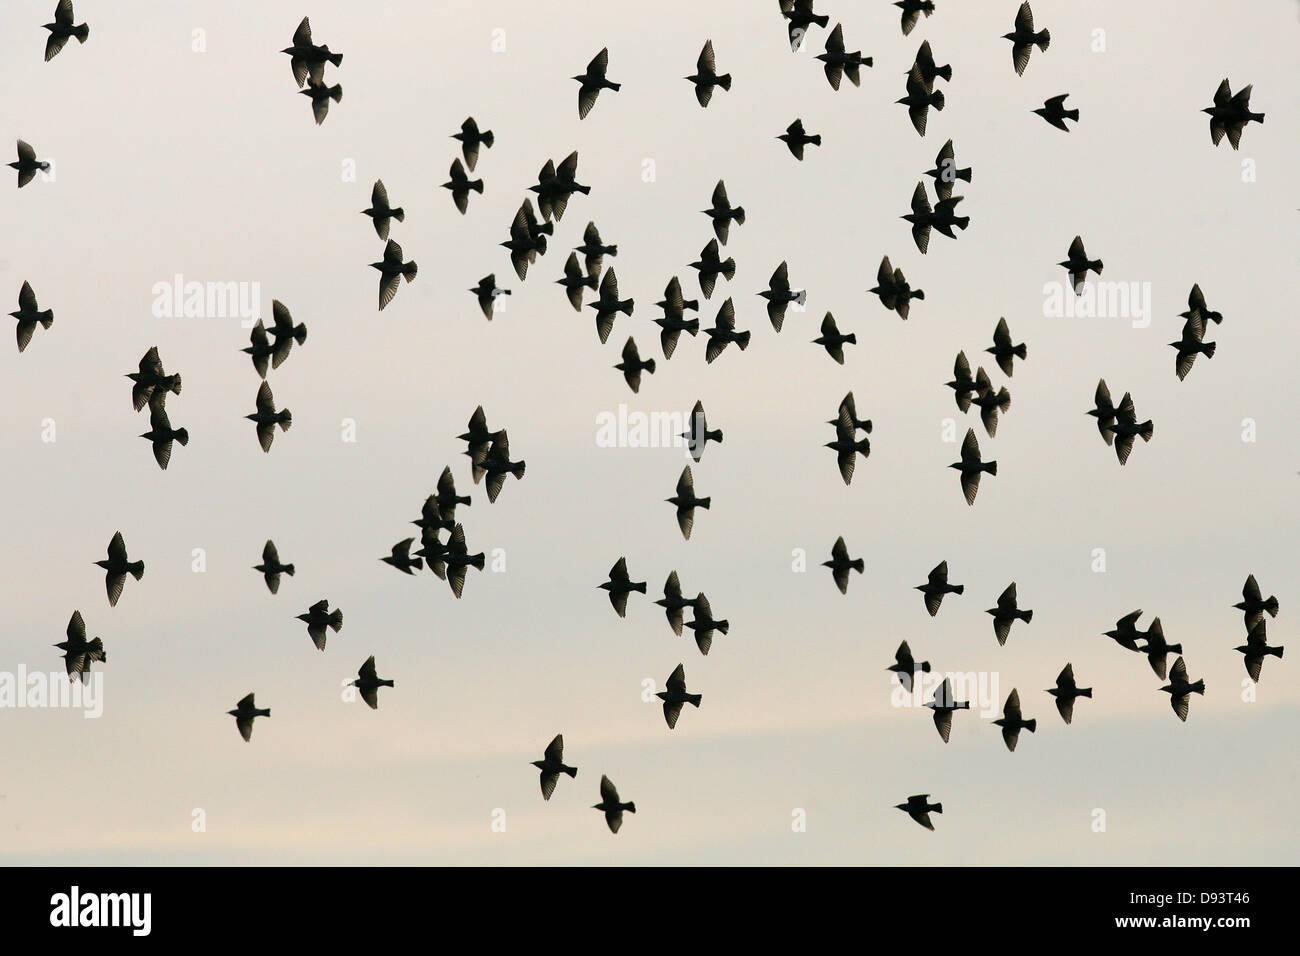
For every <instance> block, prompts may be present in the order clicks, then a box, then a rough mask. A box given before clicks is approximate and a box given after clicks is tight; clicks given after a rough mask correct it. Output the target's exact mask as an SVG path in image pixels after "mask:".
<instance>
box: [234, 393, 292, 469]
mask: <svg viewBox="0 0 1300 956" xmlns="http://www.w3.org/2000/svg"><path fill="white" fill-rule="evenodd" d="M256 406H257V411H255V412H254V413H253V414H252V415H245V416H244V417H245V418H247V419H248V420H249V421H251V422H253V423H255V424H256V425H257V441H258V443H259V444H260V445H261V446H262V451H264V452H269V451H270V450H271V443H272V442H273V441H275V426H276V425H279V426H280V431H282V432H287V431H288V430H289V429H290V428H291V427H292V426H293V412H291V411H289V409H287V408H283V409H280V410H279V411H276V408H275V397H274V396H273V395H272V394H271V385H270V383H268V382H262V384H261V385H260V386H258V389H257V399H256Z"/></svg>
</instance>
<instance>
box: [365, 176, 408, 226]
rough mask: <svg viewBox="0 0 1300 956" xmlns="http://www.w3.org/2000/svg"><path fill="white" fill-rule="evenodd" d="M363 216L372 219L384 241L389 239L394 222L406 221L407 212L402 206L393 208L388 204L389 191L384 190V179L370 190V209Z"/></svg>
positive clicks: (379, 180)
mask: <svg viewBox="0 0 1300 956" xmlns="http://www.w3.org/2000/svg"><path fill="white" fill-rule="evenodd" d="M361 215H363V216H369V217H370V219H371V221H372V222H373V223H374V225H375V232H376V233H377V234H378V235H379V238H380V239H384V240H387V239H388V228H389V225H390V224H391V221H392V220H394V219H396V220H397V221H398V222H405V221H406V210H405V209H403V208H402V207H401V206H398V207H397V208H393V206H392V205H391V204H390V203H389V202H388V190H387V189H385V188H384V181H383V180H382V179H376V180H375V185H374V188H373V189H371V190H370V208H368V209H363V210H361Z"/></svg>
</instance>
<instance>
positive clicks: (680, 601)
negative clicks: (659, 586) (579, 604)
mask: <svg viewBox="0 0 1300 956" xmlns="http://www.w3.org/2000/svg"><path fill="white" fill-rule="evenodd" d="M610 577H611V578H613V574H612V573H611V574H610ZM613 599H614V596H613V594H612V593H611V594H610V600H611V601H612V600H613ZM655 604H657V605H659V606H660V607H661V608H663V609H664V614H665V615H667V617H668V626H669V627H671V628H672V629H673V633H674V634H676V635H677V636H678V637H681V636H682V612H683V611H685V610H686V609H687V608H688V607H689V608H693V607H695V599H694V598H685V597H682V585H681V582H680V581H679V580H678V579H677V572H676V571H670V572H669V573H668V580H667V581H665V582H664V596H663V597H662V598H660V599H659V600H657V601H655Z"/></svg>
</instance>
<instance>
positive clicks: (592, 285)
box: [555, 252, 599, 312]
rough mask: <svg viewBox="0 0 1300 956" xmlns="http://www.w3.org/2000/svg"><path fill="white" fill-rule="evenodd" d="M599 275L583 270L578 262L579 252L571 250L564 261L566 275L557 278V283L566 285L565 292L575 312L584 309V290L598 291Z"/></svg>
mask: <svg viewBox="0 0 1300 956" xmlns="http://www.w3.org/2000/svg"><path fill="white" fill-rule="evenodd" d="M598 280H599V276H597V275H596V274H595V273H592V274H586V273H584V272H583V271H582V266H580V265H579V264H578V254H577V253H576V252H570V253H569V258H568V259H567V260H565V263H564V276H563V277H562V278H559V279H556V280H555V282H556V284H557V285H562V286H564V294H565V295H566V296H568V298H569V304H570V305H571V306H573V309H574V311H575V312H581V311H582V290H583V289H591V290H592V291H593V292H595V291H596V286H597V282H598Z"/></svg>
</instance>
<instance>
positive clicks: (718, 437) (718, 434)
mask: <svg viewBox="0 0 1300 956" xmlns="http://www.w3.org/2000/svg"><path fill="white" fill-rule="evenodd" d="M704 434H705V436H706V437H707V438H708V439H709V441H716V442H718V443H719V444H721V443H722V429H721V428H715V429H713V431H711V432H705V433H704ZM1273 616H1274V617H1276V616H1277V614H1276V612H1275V613H1274V614H1273Z"/></svg>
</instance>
